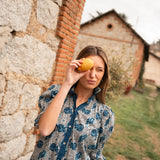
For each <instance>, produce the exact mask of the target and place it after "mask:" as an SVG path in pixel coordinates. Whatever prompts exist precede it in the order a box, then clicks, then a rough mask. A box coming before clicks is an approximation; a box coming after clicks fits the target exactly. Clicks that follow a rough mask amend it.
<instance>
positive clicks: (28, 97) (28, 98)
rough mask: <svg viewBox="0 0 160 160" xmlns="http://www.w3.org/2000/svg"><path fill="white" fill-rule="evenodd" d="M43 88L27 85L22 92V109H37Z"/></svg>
mask: <svg viewBox="0 0 160 160" xmlns="http://www.w3.org/2000/svg"><path fill="white" fill-rule="evenodd" d="M40 93H41V88H40V87H39V86H38V85H33V84H26V85H25V86H24V87H23V90H22V100H21V107H20V108H21V109H26V110H27V109H32V108H35V107H36V104H37V101H38V97H39V95H40Z"/></svg>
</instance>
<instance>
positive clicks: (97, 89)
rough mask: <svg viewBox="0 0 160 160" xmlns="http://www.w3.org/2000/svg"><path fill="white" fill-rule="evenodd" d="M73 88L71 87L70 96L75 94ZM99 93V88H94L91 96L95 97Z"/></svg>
mask: <svg viewBox="0 0 160 160" xmlns="http://www.w3.org/2000/svg"><path fill="white" fill-rule="evenodd" d="M75 87H76V85H73V86H72V87H71V89H70V91H69V93H71V94H76V93H75ZM100 91H101V88H99V87H96V88H95V89H94V91H93V95H96V94H97V93H99V92H100Z"/></svg>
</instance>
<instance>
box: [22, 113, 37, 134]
mask: <svg viewBox="0 0 160 160" xmlns="http://www.w3.org/2000/svg"><path fill="white" fill-rule="evenodd" d="M37 115H38V111H37V110H32V111H31V112H30V113H29V114H28V115H27V116H26V120H25V126H24V129H23V130H24V132H25V133H27V132H29V131H30V130H31V129H32V128H33V127H34V120H35V119H36V117H37Z"/></svg>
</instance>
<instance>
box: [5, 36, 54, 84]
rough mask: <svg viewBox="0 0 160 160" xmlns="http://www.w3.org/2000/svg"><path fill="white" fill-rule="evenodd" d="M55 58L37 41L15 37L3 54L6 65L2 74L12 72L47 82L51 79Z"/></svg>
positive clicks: (44, 45) (30, 38)
mask: <svg viewBox="0 0 160 160" xmlns="http://www.w3.org/2000/svg"><path fill="white" fill-rule="evenodd" d="M55 57H56V53H55V52H53V51H52V50H51V49H50V48H49V47H48V46H47V45H46V44H44V43H42V42H40V41H38V40H37V39H35V38H33V37H31V36H25V37H24V38H19V37H15V38H14V39H13V40H12V42H11V43H9V44H8V45H7V46H6V48H5V50H4V52H3V59H4V61H5V62H6V63H7V64H6V63H5V64H3V65H4V66H5V67H3V66H2V68H3V72H4V73H5V72H7V71H9V72H12V71H13V72H16V73H19V74H23V75H29V76H33V77H35V78H39V79H41V80H44V81H47V80H48V79H49V78H50V77H51V73H52V69H53V63H54V62H55ZM4 69H5V71H4Z"/></svg>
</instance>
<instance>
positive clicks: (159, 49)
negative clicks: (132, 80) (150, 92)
mask: <svg viewBox="0 0 160 160" xmlns="http://www.w3.org/2000/svg"><path fill="white" fill-rule="evenodd" d="M143 78H144V80H145V81H146V82H148V83H151V84H154V85H155V86H157V87H158V88H160V43H159V42H158V43H155V44H152V45H151V46H150V53H149V61H148V62H146V63H145V72H144V76H143Z"/></svg>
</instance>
